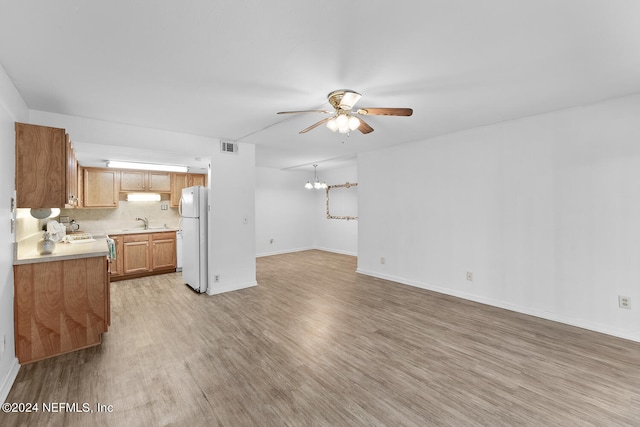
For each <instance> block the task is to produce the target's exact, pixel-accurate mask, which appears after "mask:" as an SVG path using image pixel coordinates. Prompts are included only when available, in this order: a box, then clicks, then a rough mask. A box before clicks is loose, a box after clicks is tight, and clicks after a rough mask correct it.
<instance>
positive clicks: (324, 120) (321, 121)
mask: <svg viewBox="0 0 640 427" xmlns="http://www.w3.org/2000/svg"><path fill="white" fill-rule="evenodd" d="M332 118H333V116H332V117H327V118H326V119H322V120H320V121H319V122H317V123H314V124H312V125H311V126H309V127H308V128H306V129H302V130H301V131H300V133H307V132H309V131H310V130H312V129H315V128H317V127H318V126H320V125H321V124H324V123H327V122H328V121H329V120H331V119H332Z"/></svg>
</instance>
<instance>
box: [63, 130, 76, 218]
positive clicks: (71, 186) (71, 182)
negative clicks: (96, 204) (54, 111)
mask: <svg viewBox="0 0 640 427" xmlns="http://www.w3.org/2000/svg"><path fill="white" fill-rule="evenodd" d="M65 138H66V151H67V186H66V188H67V200H66V201H65V203H66V206H65V207H67V208H75V207H77V206H78V199H79V197H78V159H77V158H76V152H75V150H74V149H73V144H72V143H71V140H70V138H69V134H66V135H65Z"/></svg>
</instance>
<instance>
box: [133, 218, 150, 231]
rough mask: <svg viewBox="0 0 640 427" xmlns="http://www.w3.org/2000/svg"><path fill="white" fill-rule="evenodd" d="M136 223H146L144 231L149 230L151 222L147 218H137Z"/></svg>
mask: <svg viewBox="0 0 640 427" xmlns="http://www.w3.org/2000/svg"><path fill="white" fill-rule="evenodd" d="M136 221H142V222H144V229H145V230H148V229H149V220H148V219H147V218H146V217H145V218H136Z"/></svg>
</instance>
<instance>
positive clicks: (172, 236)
mask: <svg viewBox="0 0 640 427" xmlns="http://www.w3.org/2000/svg"><path fill="white" fill-rule="evenodd" d="M151 245H152V247H151V252H152V256H151V269H152V270H153V271H158V270H166V269H175V268H176V233H153V234H152V236H151Z"/></svg>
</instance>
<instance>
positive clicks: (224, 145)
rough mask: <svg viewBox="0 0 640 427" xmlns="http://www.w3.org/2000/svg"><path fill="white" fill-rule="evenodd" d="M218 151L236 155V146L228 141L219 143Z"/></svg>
mask: <svg viewBox="0 0 640 427" xmlns="http://www.w3.org/2000/svg"><path fill="white" fill-rule="evenodd" d="M220 151H222V152H223V153H233V154H237V153H238V144H236V143H235V142H230V141H220Z"/></svg>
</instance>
